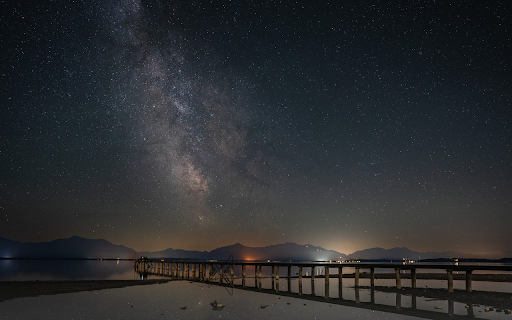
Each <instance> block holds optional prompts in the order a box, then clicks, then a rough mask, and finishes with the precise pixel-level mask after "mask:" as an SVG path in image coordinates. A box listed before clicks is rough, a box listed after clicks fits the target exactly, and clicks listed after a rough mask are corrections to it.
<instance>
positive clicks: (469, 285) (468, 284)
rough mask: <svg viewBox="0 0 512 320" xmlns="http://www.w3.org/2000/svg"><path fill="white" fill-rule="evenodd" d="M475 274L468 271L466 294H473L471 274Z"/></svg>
mask: <svg viewBox="0 0 512 320" xmlns="http://www.w3.org/2000/svg"><path fill="white" fill-rule="evenodd" d="M472 273H473V271H472V270H468V271H466V292H471V291H472V290H471V274H472Z"/></svg>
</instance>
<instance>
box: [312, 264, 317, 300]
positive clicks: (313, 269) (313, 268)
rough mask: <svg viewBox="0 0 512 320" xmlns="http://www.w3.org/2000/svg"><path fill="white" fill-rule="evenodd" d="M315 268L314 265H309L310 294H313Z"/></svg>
mask: <svg viewBox="0 0 512 320" xmlns="http://www.w3.org/2000/svg"><path fill="white" fill-rule="evenodd" d="M315 268H316V266H312V267H311V294H312V295H315Z"/></svg>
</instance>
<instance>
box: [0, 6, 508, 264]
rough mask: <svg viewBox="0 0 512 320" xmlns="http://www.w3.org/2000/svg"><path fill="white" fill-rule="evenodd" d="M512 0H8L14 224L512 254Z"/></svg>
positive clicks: (1, 67) (8, 138) (3, 134)
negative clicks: (511, 2) (511, 245)
mask: <svg viewBox="0 0 512 320" xmlns="http://www.w3.org/2000/svg"><path fill="white" fill-rule="evenodd" d="M511 16H512V6H511V4H510V2H509V1H499V0H497V1H487V2H486V1H457V0H455V1H417V0H413V1H398V2H394V1H390V2H386V1H366V0H362V1H361V0H357V1H353V0H348V1H300V0H298V1H286V0H283V1H278V0H274V1H270V0H269V1H257V0H254V1H253V0H247V1H241V0H212V1H206V0H176V1H174V0H169V1H156V0H101V1H100V0H91V1H70V0H68V1H66V0H64V1H49V0H45V1H23V2H18V1H2V2H1V3H0V24H1V29H0V30H1V31H0V48H1V49H0V52H1V54H0V59H1V61H0V81H1V86H0V104H1V109H0V110H1V111H0V139H1V144H0V167H1V171H0V236H1V237H6V238H9V239H13V240H18V241H23V242H27V241H29V242H39V241H51V240H54V239H57V238H67V237H71V236H73V235H77V236H81V237H85V238H104V239H107V240H109V241H111V242H112V243H115V244H123V245H126V246H128V247H131V248H133V249H135V250H139V251H142V250H147V251H157V250H163V249H165V248H169V247H172V248H181V249H189V250H211V249H214V248H216V247H219V246H225V245H231V244H234V243H237V242H240V243H242V244H244V245H247V246H265V245H271V244H278V243H284V242H296V243H299V244H313V245H317V246H322V247H324V248H327V249H332V250H337V251H340V252H343V253H346V254H349V253H352V252H354V251H356V250H361V249H365V248H371V247H383V248H392V247H396V246H400V247H401V246H406V247H408V248H410V249H412V250H416V251H423V252H425V251H458V252H469V253H474V254H477V253H488V254H494V255H496V256H504V255H508V256H512V249H511V247H510V244H511V243H512V232H511V226H512V200H511V199H512V197H511V195H512V148H511V142H512V132H511V128H512V109H511V108H512V100H511V99H512V98H511V93H512V60H511V58H510V57H512V48H511V45H512V41H511V32H512V22H511Z"/></svg>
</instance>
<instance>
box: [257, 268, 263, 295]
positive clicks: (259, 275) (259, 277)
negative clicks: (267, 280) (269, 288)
mask: <svg viewBox="0 0 512 320" xmlns="http://www.w3.org/2000/svg"><path fill="white" fill-rule="evenodd" d="M261 268H263V266H262V265H261V264H259V265H258V289H261Z"/></svg>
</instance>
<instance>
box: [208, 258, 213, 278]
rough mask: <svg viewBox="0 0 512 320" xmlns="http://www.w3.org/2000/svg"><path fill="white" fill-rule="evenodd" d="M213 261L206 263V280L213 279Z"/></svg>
mask: <svg viewBox="0 0 512 320" xmlns="http://www.w3.org/2000/svg"><path fill="white" fill-rule="evenodd" d="M212 278H213V263H210V264H208V282H212V281H213V279H212Z"/></svg>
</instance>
